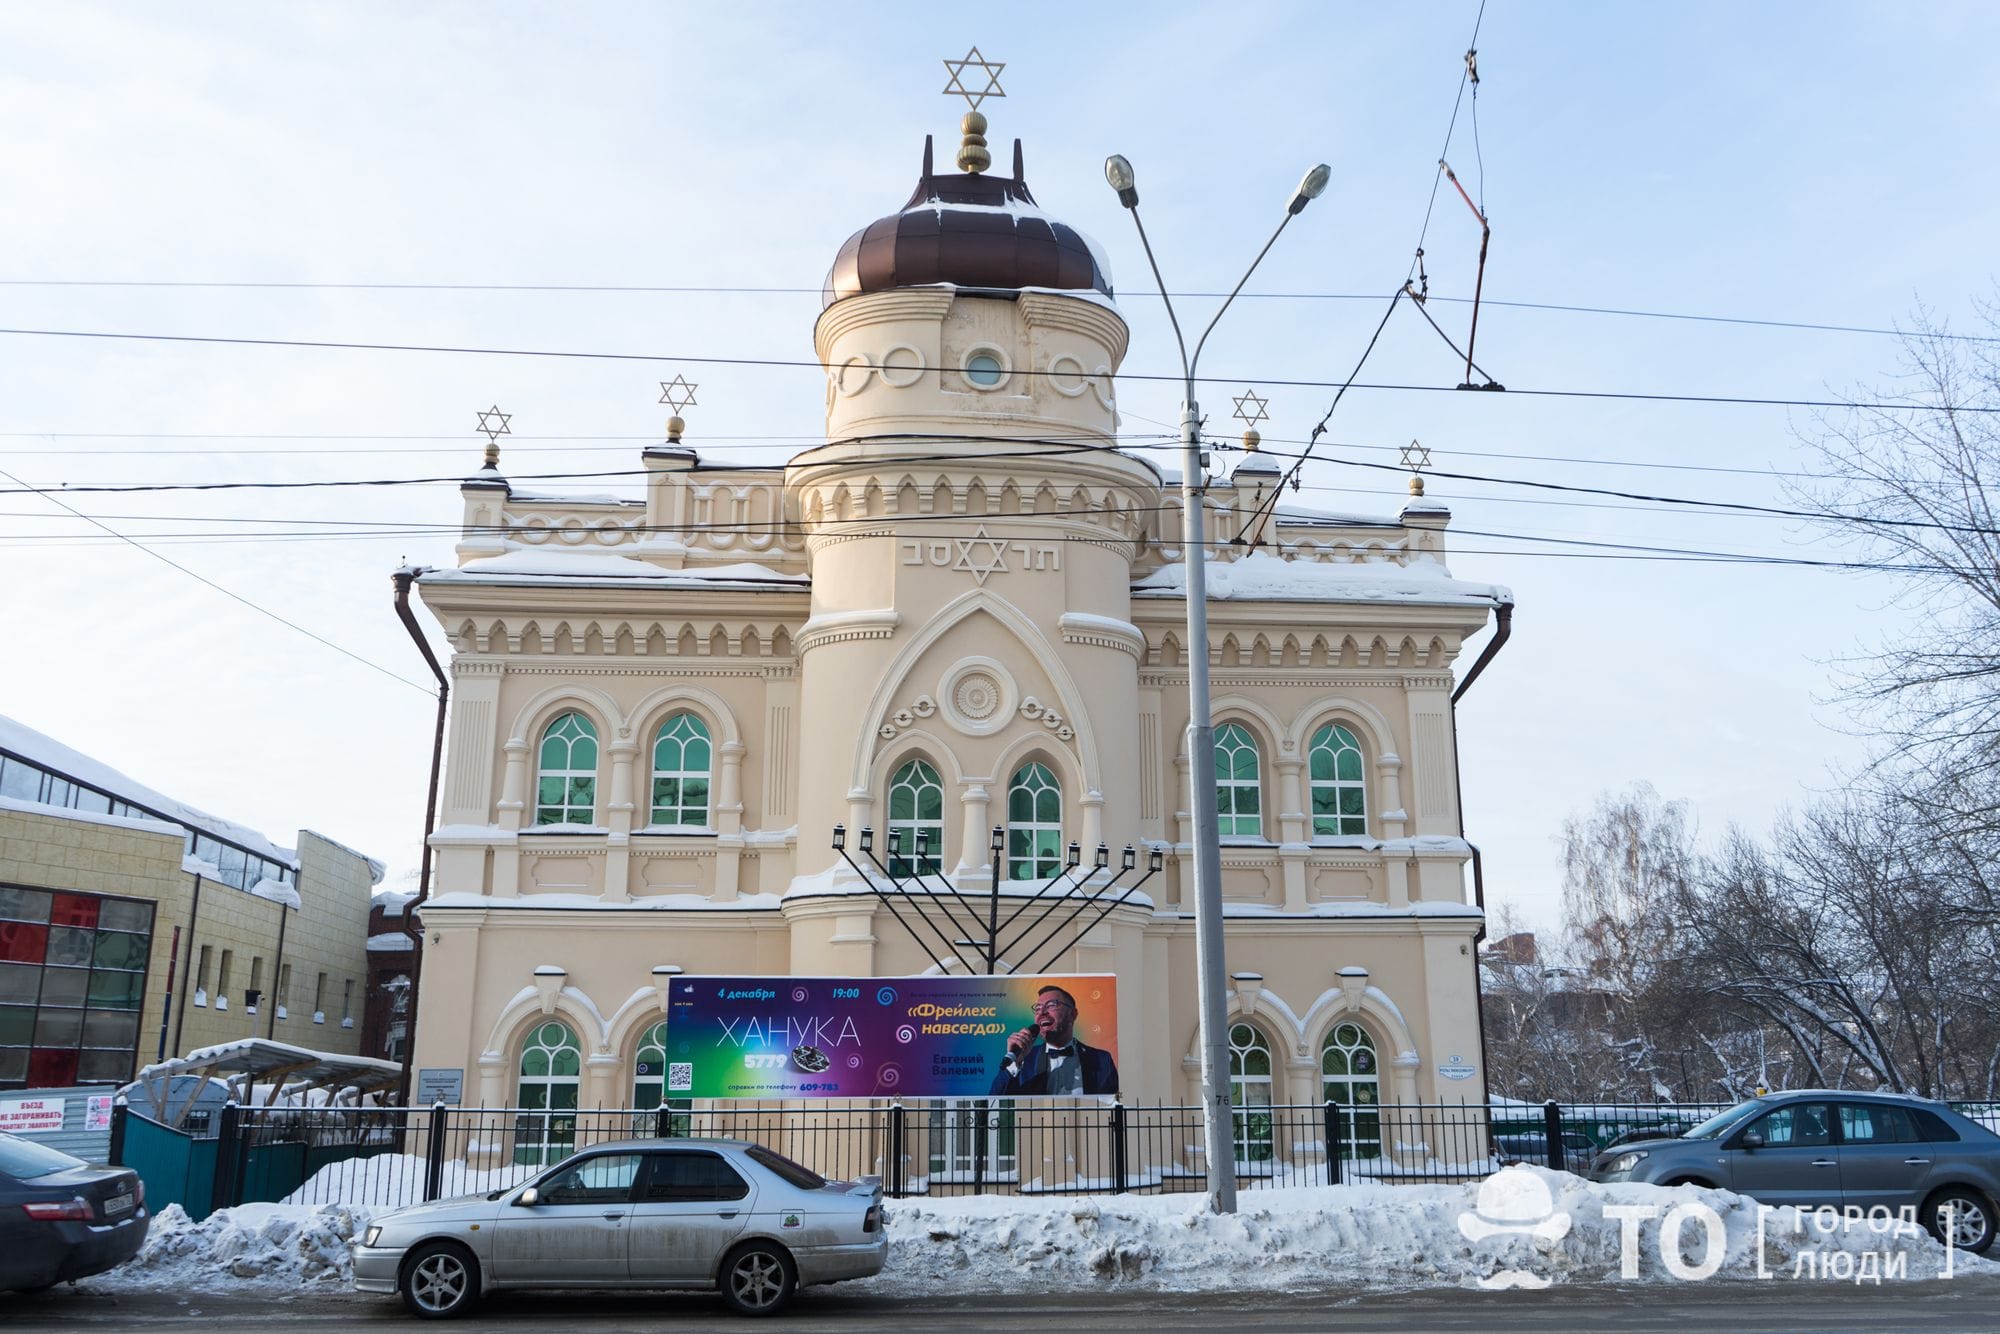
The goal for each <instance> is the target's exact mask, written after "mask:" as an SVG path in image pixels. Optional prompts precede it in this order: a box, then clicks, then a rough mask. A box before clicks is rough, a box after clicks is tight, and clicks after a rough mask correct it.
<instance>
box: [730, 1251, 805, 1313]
mask: <svg viewBox="0 0 2000 1334" xmlns="http://www.w3.org/2000/svg"><path fill="white" fill-rule="evenodd" d="M798 1285H799V1278H798V1273H797V1271H796V1270H794V1269H793V1267H792V1257H791V1256H790V1254H788V1253H787V1252H786V1250H785V1248H784V1247H782V1246H780V1245H778V1244H777V1243H776V1242H769V1241H752V1242H747V1243H745V1244H744V1245H742V1246H739V1247H737V1248H736V1249H735V1250H733V1251H731V1252H730V1253H729V1258H728V1259H726V1260H724V1261H723V1262H722V1282H721V1284H720V1286H721V1288H722V1299H723V1300H724V1301H726V1302H728V1303H729V1305H730V1308H731V1309H732V1310H734V1311H735V1312H736V1313H737V1314H738V1315H775V1314H777V1313H778V1312H779V1311H782V1310H783V1309H784V1308H785V1303H787V1302H789V1301H791V1299H792V1293H793V1291H794V1290H796V1289H797V1287H798Z"/></svg>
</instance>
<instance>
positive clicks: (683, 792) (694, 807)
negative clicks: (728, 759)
mask: <svg viewBox="0 0 2000 1334" xmlns="http://www.w3.org/2000/svg"><path fill="white" fill-rule="evenodd" d="M713 754H714V747H713V746H711V745H710V744H709V738H708V724H707V723H704V722H703V721H702V720H701V719H699V718H697V717H695V716H694V715H693V714H691V713H677V714H675V715H674V716H673V717H671V718H669V719H667V720H666V722H664V723H662V724H660V734H659V736H658V737H657V738H655V739H654V741H653V816H652V820H651V822H650V823H652V824H654V825H662V826H665V827H666V828H669V829H706V828H708V775H709V765H710V763H711V762H712V761H711V756H712V755H713Z"/></svg>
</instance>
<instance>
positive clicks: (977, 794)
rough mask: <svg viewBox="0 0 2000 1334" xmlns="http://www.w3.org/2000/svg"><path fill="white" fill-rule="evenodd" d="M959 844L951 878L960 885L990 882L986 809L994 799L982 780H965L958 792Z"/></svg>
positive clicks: (980, 884) (990, 862)
mask: <svg viewBox="0 0 2000 1334" xmlns="http://www.w3.org/2000/svg"><path fill="white" fill-rule="evenodd" d="M958 801H959V811H960V816H961V819H960V824H959V844H958V866H957V867H956V868H955V869H954V870H953V871H952V873H951V878H952V879H953V880H956V881H958V882H960V884H961V885H962V886H969V885H970V884H972V883H975V882H976V883H977V884H978V886H979V887H980V888H981V889H984V888H986V887H987V886H988V885H990V884H991V883H992V879H993V875H994V867H993V862H992V860H991V858H992V852H991V851H990V849H989V847H988V845H987V841H986V839H987V835H986V830H987V827H988V826H987V822H986V812H987V811H988V810H989V809H991V807H992V802H993V798H992V795H991V794H990V793H989V792H987V790H986V783H985V781H984V780H976V781H974V782H971V783H968V784H966V786H965V790H964V791H963V792H961V793H960V794H959V797H958Z"/></svg>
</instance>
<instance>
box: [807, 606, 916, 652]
mask: <svg viewBox="0 0 2000 1334" xmlns="http://www.w3.org/2000/svg"><path fill="white" fill-rule="evenodd" d="M902 623H903V617H902V613H900V612H898V611H896V610H894V609H893V608H883V609H881V610H877V611H836V612H828V613H826V614H824V615H821V616H815V617H813V618H812V619H811V620H809V621H807V622H806V623H805V624H804V625H803V626H801V627H800V628H799V632H798V634H797V635H796V636H795V637H794V638H793V641H792V643H793V647H794V648H795V649H796V650H797V651H798V652H799V653H802V654H803V653H805V652H807V651H808V650H810V649H815V648H818V647H820V646H821V645H823V644H838V643H842V642H844V641H846V640H849V639H888V638H890V637H891V636H893V635H894V634H895V633H896V627H897V626H899V625H901V624H902Z"/></svg>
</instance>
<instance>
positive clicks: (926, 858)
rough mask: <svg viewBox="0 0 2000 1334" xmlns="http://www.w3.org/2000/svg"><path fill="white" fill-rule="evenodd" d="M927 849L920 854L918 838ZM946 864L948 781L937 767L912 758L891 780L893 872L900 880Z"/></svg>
mask: <svg viewBox="0 0 2000 1334" xmlns="http://www.w3.org/2000/svg"><path fill="white" fill-rule="evenodd" d="M919 836H921V837H922V838H923V840H924V852H923V855H922V856H921V857H919V856H918V855H917V840H918V838H919ZM943 867H944V784H943V783H942V782H940V781H939V779H938V774H937V770H935V769H933V768H931V766H930V765H928V764H926V763H925V762H924V761H922V760H911V761H909V762H908V763H906V764H904V765H903V767H902V768H900V769H898V770H896V776H895V777H894V778H891V779H890V780H889V874H890V875H892V876H894V877H896V878H897V879H899V880H907V879H909V878H910V877H912V876H918V875H937V874H939V873H940V872H941V871H942V870H943Z"/></svg>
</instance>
